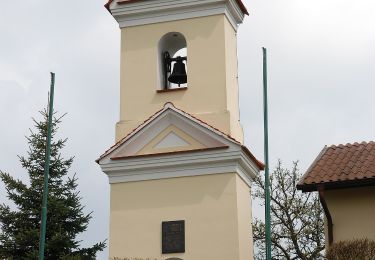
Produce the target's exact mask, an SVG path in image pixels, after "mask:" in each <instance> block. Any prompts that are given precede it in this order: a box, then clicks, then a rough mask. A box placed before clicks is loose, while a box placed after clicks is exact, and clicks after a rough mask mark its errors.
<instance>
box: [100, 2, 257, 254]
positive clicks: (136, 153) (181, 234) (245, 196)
mask: <svg viewBox="0 0 375 260" xmlns="http://www.w3.org/2000/svg"><path fill="white" fill-rule="evenodd" d="M106 8H107V9H108V10H109V12H110V13H111V14H112V15H113V17H114V18H115V19H116V21H117V22H118V24H119V26H120V29H121V69H120V77H121V79H120V120H119V122H118V123H117V125H116V144H115V145H114V146H112V147H111V148H110V149H109V150H107V151H106V152H105V153H104V154H103V155H102V156H101V157H100V158H99V159H98V160H97V162H98V163H99V165H100V166H101V168H102V171H103V172H104V173H105V174H107V175H108V178H109V182H110V185H111V203H110V237H109V251H110V257H111V258H114V257H119V258H130V259H132V258H140V259H148V258H150V259H158V260H162V259H163V260H164V259H175V260H177V259H184V260H245V259H246V260H248V259H252V257H253V247H252V239H251V234H252V232H251V198H250V187H251V181H252V179H253V178H254V177H256V175H257V174H258V173H259V171H260V170H262V169H263V164H262V163H261V162H259V161H258V160H257V159H256V158H255V157H254V156H253V155H252V154H251V152H250V151H249V150H248V149H247V148H246V147H245V146H243V144H242V143H243V131H242V127H241V125H240V121H239V104H238V83H237V35H236V32H237V27H238V24H240V23H242V21H243V19H244V16H245V15H247V14H248V13H247V10H246V8H245V6H244V5H243V3H242V2H241V0H199V1H192V0H110V1H109V2H108V3H107V4H106Z"/></svg>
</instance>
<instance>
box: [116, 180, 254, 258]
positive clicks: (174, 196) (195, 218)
mask: <svg viewBox="0 0 375 260" xmlns="http://www.w3.org/2000/svg"><path fill="white" fill-rule="evenodd" d="M248 192H249V189H248V188H246V187H245V186H244V183H242V180H240V179H239V178H238V176H237V174H235V173H227V174H217V175H205V176H196V177H182V178H171V179H164V180H152V181H142V182H130V183H119V184H112V185H111V198H112V199H111V221H110V243H109V245H110V248H109V250H110V257H143V258H147V257H151V258H152V257H155V258H161V259H165V258H168V257H180V258H182V259H185V260H200V259H202V260H203V259H204V260H228V259H231V260H245V259H246V260H248V259H252V258H250V256H251V252H252V250H253V249H252V245H251V241H250V240H249V238H250V236H251V228H250V220H251V214H250V201H249V200H250V198H249V194H248ZM172 220H185V233H186V253H184V254H171V255H169V254H168V255H162V254H161V223H162V221H172ZM239 223H240V224H239ZM239 233H241V235H240V236H239ZM239 238H241V242H239ZM243 247H247V248H246V249H244V248H243ZM240 249H241V251H242V253H241V255H240V252H239V251H240ZM243 252H246V253H243Z"/></svg>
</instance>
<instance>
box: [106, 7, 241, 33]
mask: <svg viewBox="0 0 375 260" xmlns="http://www.w3.org/2000/svg"><path fill="white" fill-rule="evenodd" d="M109 9H110V11H111V13H112V15H113V17H114V18H115V19H116V21H117V22H118V23H119V25H120V28H125V27H130V26H136V25H145V24H153V23H160V22H168V21H175V20H182V19H189V18H197V17H204V16H210V15H218V14H224V15H225V16H226V17H227V18H228V20H229V22H230V23H231V24H232V26H233V28H234V29H235V30H237V27H238V24H240V23H242V21H243V19H244V14H243V11H242V10H241V8H240V7H239V5H238V4H237V2H236V0H149V1H134V2H129V3H127V4H120V3H117V2H116V1H113V2H112V3H110V5H109Z"/></svg>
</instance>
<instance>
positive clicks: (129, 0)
mask: <svg viewBox="0 0 375 260" xmlns="http://www.w3.org/2000/svg"><path fill="white" fill-rule="evenodd" d="M113 1H116V0H108V2H107V3H106V4H105V5H104V6H105V8H107V10H108V11H109V12H111V10H110V9H109V6H110V4H111V3H112V2H113ZM139 1H143V0H118V1H117V4H119V5H123V4H130V3H134V2H139ZM145 1H147V0H145ZM228 1H229V0H228ZM236 3H237V4H238V6H239V7H240V9H241V11H242V12H243V13H244V14H246V15H249V12H248V11H247V9H246V6H245V5H244V3H243V2H242V1H241V0H236Z"/></svg>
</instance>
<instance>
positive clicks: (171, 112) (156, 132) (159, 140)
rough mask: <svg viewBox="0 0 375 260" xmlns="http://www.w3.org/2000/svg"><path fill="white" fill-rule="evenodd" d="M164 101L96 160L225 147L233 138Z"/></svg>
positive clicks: (232, 141)
mask: <svg viewBox="0 0 375 260" xmlns="http://www.w3.org/2000/svg"><path fill="white" fill-rule="evenodd" d="M218 133H219V132H218V131H216V130H214V129H210V128H209V127H208V126H206V125H204V124H203V123H202V122H200V121H198V120H196V119H193V118H190V117H188V116H186V115H185V114H182V113H181V112H180V111H178V110H177V109H175V108H174V107H172V106H171V105H167V106H166V107H165V108H164V109H163V110H162V111H160V112H158V113H157V114H156V115H154V116H152V117H151V118H150V119H149V120H148V121H146V122H145V123H144V125H141V126H139V127H138V128H137V129H135V130H134V131H133V132H132V133H131V134H130V135H129V136H128V137H126V138H124V140H122V141H120V143H119V144H117V145H115V147H113V148H112V149H110V150H109V151H108V152H107V153H105V154H104V156H102V157H101V158H100V159H99V160H101V159H103V158H105V157H106V158H107V159H113V158H116V159H119V158H127V157H134V156H142V155H155V154H163V153H173V152H181V151H195V150H202V149H212V148H219V147H221V148H223V147H228V145H229V144H230V143H232V144H233V143H236V144H237V142H236V141H234V140H232V139H230V138H228V137H224V136H222V135H223V134H222V133H220V134H218Z"/></svg>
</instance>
